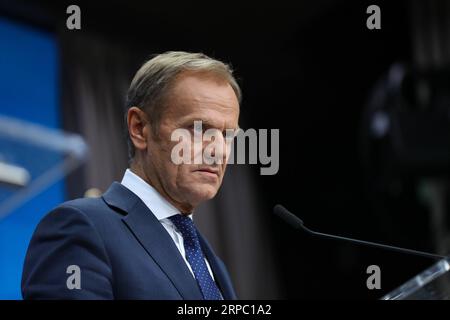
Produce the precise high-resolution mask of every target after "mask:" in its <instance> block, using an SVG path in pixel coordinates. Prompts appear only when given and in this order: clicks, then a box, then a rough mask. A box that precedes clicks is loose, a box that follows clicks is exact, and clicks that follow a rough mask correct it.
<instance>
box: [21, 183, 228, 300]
mask: <svg viewBox="0 0 450 320" xmlns="http://www.w3.org/2000/svg"><path fill="white" fill-rule="evenodd" d="M199 237H200V243H201V246H202V249H203V252H204V254H205V256H206V258H207V259H208V262H209V263H210V266H211V269H212V271H213V273H214V277H215V279H216V283H217V284H218V286H219V288H220V290H221V292H222V294H223V297H224V299H236V295H235V292H234V290H233V286H232V284H231V280H230V277H229V275H228V272H227V270H226V268H225V265H224V264H223V262H222V261H221V260H220V259H219V258H218V257H217V256H216V255H215V254H214V252H213V250H212V248H211V246H210V245H209V244H208V242H207V241H206V240H205V239H204V238H203V237H202V236H201V235H200V234H199ZM70 265H77V266H79V268H80V276H81V277H80V280H81V283H80V284H81V289H69V288H68V287H67V284H66V282H67V279H68V277H69V276H71V273H66V271H67V267H68V266H70ZM22 295H23V298H24V299H189V300H198V299H202V294H201V292H200V289H199V287H198V285H197V282H196V281H195V279H194V277H193V276H192V274H191V272H190V271H189V269H188V267H187V266H186V263H185V261H184V260H183V258H182V256H181V254H180V252H179V251H178V249H177V247H176V245H175V243H174V242H173V240H172V238H171V237H170V235H169V234H168V233H167V231H166V230H165V229H164V227H163V226H162V225H161V223H160V222H159V221H158V220H157V219H156V217H155V216H154V215H153V214H152V213H151V212H150V210H149V209H148V207H147V206H146V205H145V204H144V203H143V202H142V201H141V200H140V199H139V198H138V197H137V196H136V195H135V194H134V193H132V192H131V191H130V190H128V189H127V188H125V187H124V186H122V185H121V184H120V183H117V182H115V183H113V184H112V185H111V187H110V188H109V189H108V191H107V192H106V193H105V194H104V195H103V196H102V197H100V198H96V199H92V198H90V199H77V200H73V201H69V202H66V203H64V204H62V205H60V206H59V207H57V208H56V209H55V210H53V211H52V212H50V213H49V214H48V215H46V216H45V217H44V218H43V219H42V221H41V222H40V223H39V225H38V226H37V228H36V230H35V232H34V234H33V237H32V239H31V242H30V245H29V247H28V252H27V255H26V258H25V264H24V268H23V274H22Z"/></svg>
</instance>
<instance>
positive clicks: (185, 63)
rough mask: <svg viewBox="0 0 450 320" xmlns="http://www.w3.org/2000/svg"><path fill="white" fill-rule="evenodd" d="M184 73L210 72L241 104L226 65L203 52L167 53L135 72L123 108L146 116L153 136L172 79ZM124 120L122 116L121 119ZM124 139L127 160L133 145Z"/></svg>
mask: <svg viewBox="0 0 450 320" xmlns="http://www.w3.org/2000/svg"><path fill="white" fill-rule="evenodd" d="M184 71H191V72H199V73H210V74H214V75H216V76H218V77H220V78H223V79H224V80H226V81H228V83H229V84H230V86H231V87H232V88H233V90H234V92H235V94H236V97H237V99H238V101H239V103H241V99H242V94H241V89H240V88H239V85H238V83H237V81H236V79H235V78H234V76H233V70H232V68H231V66H230V65H228V64H225V63H223V62H221V61H219V60H216V59H213V58H210V57H208V56H207V55H205V54H203V53H189V52H182V51H169V52H165V53H162V54H159V55H156V56H154V57H153V58H152V59H150V60H148V61H147V62H145V63H144V64H143V65H142V66H141V68H140V69H139V70H138V71H137V72H136V75H135V76H134V78H133V80H132V81H131V85H130V88H129V89H128V93H127V104H126V109H127V111H128V109H129V108H131V107H139V108H140V109H142V110H144V111H145V112H146V113H147V114H148V115H150V121H151V124H152V128H153V130H154V133H155V134H157V128H158V127H159V121H160V118H161V114H162V112H163V108H164V105H165V100H164V99H165V98H166V95H167V93H168V91H169V89H170V86H171V84H172V83H173V81H174V80H175V78H176V77H177V76H178V75H179V74H180V73H182V72H184ZM125 118H126V116H125ZM127 136H128V151H129V158H130V159H131V158H133V157H134V154H135V150H134V145H133V143H132V141H131V139H130V137H129V134H128V135H127Z"/></svg>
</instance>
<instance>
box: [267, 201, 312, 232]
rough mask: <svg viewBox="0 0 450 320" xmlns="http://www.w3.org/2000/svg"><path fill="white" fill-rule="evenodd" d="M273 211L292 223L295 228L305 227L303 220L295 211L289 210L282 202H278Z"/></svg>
mask: <svg viewBox="0 0 450 320" xmlns="http://www.w3.org/2000/svg"><path fill="white" fill-rule="evenodd" d="M273 213H275V214H276V215H277V216H279V217H280V218H281V219H283V220H284V221H285V222H286V223H288V224H290V225H291V226H292V227H293V228H295V229H304V226H303V221H302V220H301V219H300V218H299V217H297V216H296V215H294V214H293V213H291V212H289V210H288V209H286V208H285V207H283V206H282V205H281V204H277V205H275V207H273Z"/></svg>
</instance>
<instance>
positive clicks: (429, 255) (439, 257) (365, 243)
mask: <svg viewBox="0 0 450 320" xmlns="http://www.w3.org/2000/svg"><path fill="white" fill-rule="evenodd" d="M304 228H305V229H306V230H307V231H308V232H309V233H312V234H313V235H316V236H319V237H323V238H329V239H336V240H341V241H345V242H355V243H358V244H361V245H365V246H369V247H378V248H383V249H387V250H391V251H395V252H403V253H406V252H407V253H411V254H414V255H418V256H422V257H426V258H432V259H439V260H440V259H446V258H447V257H445V256H441V255H438V254H432V253H427V252H422V251H417V250H412V249H404V248H400V247H394V246H388V245H385V244H380V243H374V242H369V241H363V240H357V239H351V238H346V237H340V236H333V235H329V234H325V233H320V232H315V231H312V230H309V229H307V228H306V227H304Z"/></svg>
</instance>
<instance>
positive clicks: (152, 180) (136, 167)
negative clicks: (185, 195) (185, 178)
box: [130, 161, 194, 216]
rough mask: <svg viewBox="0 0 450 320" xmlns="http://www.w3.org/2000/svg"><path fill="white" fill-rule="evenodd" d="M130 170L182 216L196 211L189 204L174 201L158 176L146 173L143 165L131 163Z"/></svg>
mask: <svg viewBox="0 0 450 320" xmlns="http://www.w3.org/2000/svg"><path fill="white" fill-rule="evenodd" d="M130 170H131V171H132V172H133V173H134V174H136V175H137V176H139V177H140V178H141V179H142V180H144V181H145V182H147V183H148V184H149V185H150V186H152V187H153V188H154V189H155V190H156V191H158V193H159V194H160V195H161V196H162V197H163V198H164V199H166V200H167V201H168V202H169V203H170V204H171V205H173V206H174V207H175V208H177V209H178V210H179V211H180V213H181V214H183V215H186V216H187V215H190V214H192V211H193V210H194V208H193V206H191V205H189V204H183V203H180V202H177V201H175V200H174V199H172V198H171V197H170V196H169V195H168V193H167V192H166V191H165V190H164V188H163V186H162V184H161V183H160V182H159V180H158V179H157V177H156V176H151V175H149V174H147V173H146V172H145V170H144V169H143V167H142V165H140V164H139V163H137V162H136V161H133V162H131V164H130Z"/></svg>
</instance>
